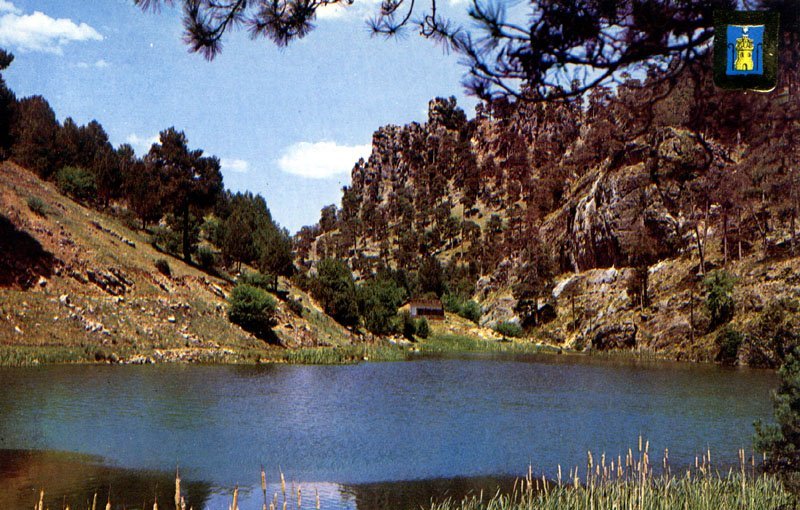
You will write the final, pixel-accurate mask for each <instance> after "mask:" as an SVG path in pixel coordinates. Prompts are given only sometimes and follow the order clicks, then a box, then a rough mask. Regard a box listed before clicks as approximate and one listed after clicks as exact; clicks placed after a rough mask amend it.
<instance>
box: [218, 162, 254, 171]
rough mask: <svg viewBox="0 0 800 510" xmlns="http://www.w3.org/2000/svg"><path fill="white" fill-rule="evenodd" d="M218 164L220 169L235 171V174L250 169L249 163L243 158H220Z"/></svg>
mask: <svg viewBox="0 0 800 510" xmlns="http://www.w3.org/2000/svg"><path fill="white" fill-rule="evenodd" d="M219 164H220V166H222V170H227V171H229V172H236V173H237V174H246V173H247V172H249V171H250V163H248V162H247V161H245V160H243V159H227V158H222V159H221V160H219Z"/></svg>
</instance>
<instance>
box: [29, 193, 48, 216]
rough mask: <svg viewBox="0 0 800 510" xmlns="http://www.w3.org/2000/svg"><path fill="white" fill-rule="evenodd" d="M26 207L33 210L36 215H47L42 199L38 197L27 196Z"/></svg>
mask: <svg viewBox="0 0 800 510" xmlns="http://www.w3.org/2000/svg"><path fill="white" fill-rule="evenodd" d="M28 209H30V210H31V211H33V213H34V214H36V215H37V216H42V217H45V216H47V208H46V207H45V205H44V200H42V199H41V198H39V197H28Z"/></svg>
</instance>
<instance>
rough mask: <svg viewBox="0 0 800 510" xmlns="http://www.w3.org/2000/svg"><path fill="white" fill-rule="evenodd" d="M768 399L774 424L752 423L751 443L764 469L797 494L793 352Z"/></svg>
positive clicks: (798, 366) (798, 413)
mask: <svg viewBox="0 0 800 510" xmlns="http://www.w3.org/2000/svg"><path fill="white" fill-rule="evenodd" d="M778 375H779V376H780V383H779V384H778V389H777V390H776V391H775V393H774V394H773V396H772V403H773V409H774V413H775V422H776V423H775V424H772V425H764V424H763V423H761V422H760V421H759V422H756V424H755V428H756V436H755V443H756V449H758V451H761V452H764V453H765V454H766V462H765V464H764V468H765V469H766V470H767V471H768V472H771V473H777V474H778V475H779V476H780V477H781V478H782V479H783V482H784V484H785V485H786V488H787V489H788V490H789V491H791V492H793V493H795V494H798V493H800V353H798V350H797V349H796V348H795V349H794V351H793V353H791V354H789V355H788V356H787V357H786V360H785V361H784V364H783V366H782V367H781V368H780V370H779V371H778Z"/></svg>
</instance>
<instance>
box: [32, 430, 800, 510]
mask: <svg viewBox="0 0 800 510" xmlns="http://www.w3.org/2000/svg"><path fill="white" fill-rule="evenodd" d="M656 470H658V474H656ZM260 481H261V487H260V488H261V491H260V492H261V496H262V497H263V501H262V502H260V504H259V505H258V506H259V507H260V509H261V510H287V509H292V510H295V509H296V510H302V509H303V508H306V509H309V510H310V509H312V508H313V509H315V510H321V505H320V499H319V493H318V492H317V490H316V489H315V488H314V487H313V484H311V485H310V486H309V485H305V486H303V485H302V484H295V483H292V484H291V488H290V489H289V490H288V491H287V483H286V479H285V477H284V475H283V473H280V491H275V492H274V493H272V494H270V493H268V485H267V476H266V474H265V472H264V470H263V468H262V470H261V480H260ZM253 489H255V487H253ZM259 499H261V498H259ZM43 501H44V490H42V491H41V492H40V493H39V499H38V502H32V503H33V504H34V510H46V507H45V506H44V503H43ZM112 503H113V502H112V501H111V499H110V497H109V499H108V501H107V502H106V503H105V505H103V504H102V503H101V504H100V506H99V507H98V503H97V494H95V495H94V498H93V500H92V503H91V505H88V502H87V510H89V509H91V510H97V508H103V507H105V508H106V510H110V509H111V508H116V506H114V505H112ZM798 503H800V500H798V498H797V496H795V495H792V494H790V493H789V492H787V491H786V489H785V488H784V486H783V484H782V482H781V480H780V478H779V477H777V476H775V475H769V474H764V473H761V472H760V471H759V468H758V467H757V466H756V459H755V455H751V456H750V457H749V458H748V457H747V456H746V454H745V451H744V450H739V466H738V468H735V469H734V468H730V469H728V470H727V471H723V472H720V471H718V470H717V469H716V468H714V467H713V465H712V463H711V452H710V451H708V452H707V453H706V454H703V455H701V456H698V457H696V459H695V464H694V466H692V467H690V468H688V469H680V470H678V471H676V472H675V473H673V472H672V468H671V466H670V463H669V451H668V450H665V451H664V453H663V456H662V458H661V461H660V462H658V463H657V465H656V466H654V465H653V464H652V463H651V460H650V454H649V443H647V442H645V443H644V445H642V439H641V438H640V439H639V447H638V451H637V452H634V451H632V450H630V449H629V450H628V452H627V455H626V456H625V457H624V458H623V457H622V456H618V457H616V458H610V457H609V458H608V459H606V456H605V454H603V455H601V456H600V457H599V459H597V458H595V457H593V455H592V453H591V452H589V453H588V461H587V464H586V466H585V467H583V468H578V467H574V468H571V469H569V470H566V471H562V468H561V466H558V475H557V477H556V478H555V479H547V478H546V477H544V476H542V477H541V478H537V477H534V476H533V471H532V468H530V467H529V468H528V474H527V476H525V477H524V478H521V479H517V481H516V482H515V483H514V486H513V489H512V490H511V491H508V492H502V491H500V490H498V491H497V492H495V493H493V495H489V496H488V497H486V495H485V494H484V493H483V492H481V493H480V494H479V495H473V496H468V497H466V498H464V499H462V500H453V499H446V500H444V501H432V502H431V504H430V507H429V509H430V510H734V509H741V510H778V509H789V508H797V507H798ZM69 508H70V506H69V505H66V506H64V509H63V510H68V509H69ZM73 508H74V510H78V509H79V508H82V507H73ZM130 508H133V507H130ZM141 508H142V509H144V508H147V509H148V510H149V509H150V508H151V506H150V503H145V504H144V505H143V506H142V507H141ZM152 508H153V510H158V508H161V509H162V510H163V509H172V508H174V509H176V510H186V508H187V506H186V503H185V499H184V494H183V492H182V490H181V478H180V475H179V474H178V473H176V477H175V496H174V503H173V502H168V503H165V502H162V503H161V504H159V503H158V502H156V501H154V502H153V503H152ZM385 508H386V510H394V507H392V506H390V505H387V506H386V507H385ZM222 510H224V509H222ZM228 510H240V507H239V487H238V485H237V486H236V487H235V488H234V489H233V492H232V496H231V501H230V504H228ZM241 510H246V509H245V508H242V509H241ZM254 510H258V508H257V507H256V508H254ZM396 510H411V509H406V508H397V509H396Z"/></svg>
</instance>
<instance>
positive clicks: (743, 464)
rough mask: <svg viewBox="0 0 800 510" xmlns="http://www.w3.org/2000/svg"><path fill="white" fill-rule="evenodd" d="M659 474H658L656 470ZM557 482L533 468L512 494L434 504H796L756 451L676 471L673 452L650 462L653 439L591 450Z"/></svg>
mask: <svg viewBox="0 0 800 510" xmlns="http://www.w3.org/2000/svg"><path fill="white" fill-rule="evenodd" d="M656 473H657V474H656ZM563 474H564V473H563V472H562V468H561V466H558V476H557V479H556V480H554V481H553V480H547V479H546V478H544V477H542V478H534V477H533V474H532V471H531V470H530V469H529V470H528V475H527V476H526V477H525V478H524V479H523V480H521V481H518V482H517V483H515V484H514V488H513V490H512V491H511V492H509V493H500V492H498V493H496V494H494V496H492V497H490V498H488V499H485V498H484V497H483V494H481V495H479V496H474V497H468V498H465V499H463V500H461V501H454V500H445V501H442V502H438V503H437V502H434V503H433V504H432V505H431V507H430V508H431V510H596V509H614V510H680V509H686V510H722V509H726V510H727V509H742V510H745V509H746V510H775V509H779V508H796V505H797V503H798V501H797V499H796V497H795V496H793V495H792V494H790V493H789V492H787V491H786V489H785V488H784V486H783V484H782V483H781V482H780V480H779V479H778V478H777V477H775V476H772V475H768V474H763V473H758V471H757V467H756V462H755V455H751V456H750V457H749V458H748V457H747V456H746V455H745V451H744V450H739V469H738V470H736V469H733V468H731V469H729V470H728V471H725V472H720V471H718V470H716V469H714V468H713V466H712V464H711V452H710V451H707V452H706V453H705V454H703V455H699V456H698V457H696V458H695V463H694V466H693V467H690V468H689V469H686V470H681V471H680V472H677V473H673V472H672V468H671V466H670V464H669V450H664V453H663V456H662V458H661V462H660V463H658V464H657V465H654V464H653V463H652V461H651V457H650V452H649V443H647V442H645V443H644V445H642V439H641V438H639V447H638V454H637V452H633V451H632V450H630V449H629V450H628V453H627V455H626V456H625V458H624V459H623V458H622V456H618V457H617V458H616V459H614V458H610V459H606V456H605V454H603V455H601V456H600V460H599V462H598V461H597V459H596V458H595V457H594V456H593V455H592V453H591V452H588V455H587V463H586V467H585V470H583V469H581V468H579V467H574V468H571V469H569V470H568V472H567V478H566V479H564V478H563Z"/></svg>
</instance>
